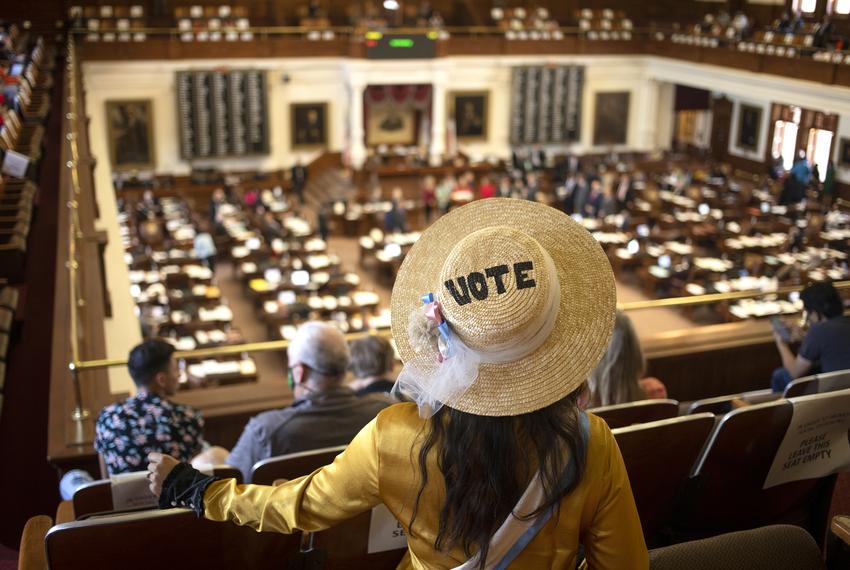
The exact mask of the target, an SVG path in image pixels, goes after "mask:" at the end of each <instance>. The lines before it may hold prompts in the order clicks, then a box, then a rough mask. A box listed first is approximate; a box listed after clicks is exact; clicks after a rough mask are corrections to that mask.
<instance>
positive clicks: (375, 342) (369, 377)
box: [350, 335, 395, 396]
mask: <svg viewBox="0 0 850 570" xmlns="http://www.w3.org/2000/svg"><path fill="white" fill-rule="evenodd" d="M394 366H395V352H394V351H393V346H392V344H390V341H388V340H387V339H386V338H384V337H382V336H378V335H371V336H367V337H365V338H359V339H357V340H355V341H353V342H352V343H351V372H352V374H354V381H353V382H351V384H350V386H351V389H352V390H354V391H355V393H356V394H357V395H358V396H365V395H366V394H389V393H390V390H392V389H393V386H394V385H395V380H392V379H391V378H390V376H391V375H392V372H393V367H394Z"/></svg>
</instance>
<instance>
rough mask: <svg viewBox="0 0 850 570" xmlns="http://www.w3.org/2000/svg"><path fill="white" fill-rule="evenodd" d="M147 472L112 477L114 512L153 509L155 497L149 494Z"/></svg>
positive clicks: (155, 503) (155, 501)
mask: <svg viewBox="0 0 850 570" xmlns="http://www.w3.org/2000/svg"><path fill="white" fill-rule="evenodd" d="M147 474H148V472H147V471H136V472H134V473H121V474H118V475H112V476H111V477H110V478H109V480H110V481H111V482H112V508H113V509H115V510H116V511H123V510H127V509H138V508H143V507H155V506H157V504H158V501H157V498H156V496H155V495H154V494H153V493H151V490H150V486H149V485H150V481H149V480H148V478H147Z"/></svg>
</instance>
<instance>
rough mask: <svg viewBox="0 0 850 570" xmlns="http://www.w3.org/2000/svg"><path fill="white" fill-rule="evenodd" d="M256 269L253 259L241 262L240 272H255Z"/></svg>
mask: <svg viewBox="0 0 850 570" xmlns="http://www.w3.org/2000/svg"><path fill="white" fill-rule="evenodd" d="M257 269H258V268H257V264H256V263H254V262H253V261H246V262H245V263H243V264H242V273H256V272H257Z"/></svg>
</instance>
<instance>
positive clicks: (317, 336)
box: [227, 322, 392, 482]
mask: <svg viewBox="0 0 850 570" xmlns="http://www.w3.org/2000/svg"><path fill="white" fill-rule="evenodd" d="M350 358H351V357H350V353H349V349H348V344H347V343H346V342H345V337H344V336H343V334H342V333H341V332H340V331H339V329H338V328H336V327H335V326H333V325H330V324H325V323H319V322H309V323H305V324H304V325H302V326H301V327H300V328H299V329H298V333H297V334H296V336H295V338H294V339H293V340H292V342H291V343H290V345H289V348H288V350H287V360H288V366H289V385H290V387H291V388H292V392H293V394H294V396H295V401H294V402H293V403H292V405H291V406H289V407H288V408H283V409H281V410H271V411H268V412H263V413H261V414H259V415H257V416H254V417H253V418H251V420H250V421H249V422H248V425H247V426H245V429H244V431H243V432H242V435H241V436H240V437H239V441H238V442H237V443H236V446H235V447H234V448H233V449H232V450H231V452H230V456H229V457H228V458H227V463H228V464H229V465H233V466H234V467H238V468H239V469H240V470H241V471H242V474H243V475H244V477H245V481H246V482H248V481H250V480H251V468H252V467H253V465H254V464H255V463H256V462H257V461H260V460H261V459H267V458H269V457H275V456H277V455H285V454H288V453H296V452H299V451H309V450H311V449H320V448H323V447H333V446H336V445H345V444H347V443H348V442H350V441H351V440H352V439H353V438H354V436H355V435H357V432H359V431H360V429H361V428H363V426H365V425H366V424H367V423H369V422H370V421H371V420H372V418H374V417H375V415H377V413H378V412H379V411H381V410H382V409H384V408H385V407H387V406H388V405H390V404H391V403H392V400H390V399H388V398H386V397H382V396H368V397H359V398H358V397H357V395H356V394H355V393H354V391H352V390H351V389H350V388H348V387H347V386H345V385H344V383H343V381H344V378H345V372H346V370H347V368H348V363H349V360H350Z"/></svg>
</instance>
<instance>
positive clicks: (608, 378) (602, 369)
mask: <svg viewBox="0 0 850 570" xmlns="http://www.w3.org/2000/svg"><path fill="white" fill-rule="evenodd" d="M645 372H646V359H645V358H644V356H643V350H642V349H641V346H640V339H638V336H637V333H635V329H634V327H633V326H632V321H631V319H629V317H627V316H626V314H625V313H623V312H622V311H618V312H617V318H616V321H615V324H614V334H613V336H612V337H611V343H610V344H609V345H608V350H607V351H606V352H605V354H604V355H603V356H602V360H600V361H599V364H597V365H596V369H595V370H594V371H593V372H591V373H590V376H589V377H588V379H587V384H588V388H589V389H590V406H591V407H597V406H611V405H614V404H625V403H627V402H634V401H637V400H645V399H647V398H652V399H659V398H666V397H667V389H666V388H665V387H664V384H662V383H661V381H660V380H658V379H657V378H644V377H643V376H644V373H645Z"/></svg>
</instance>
